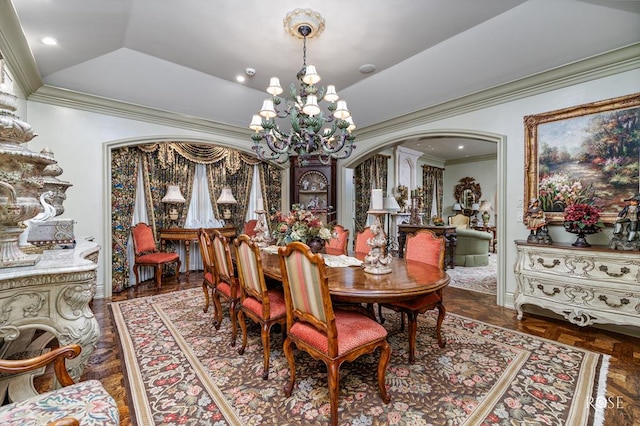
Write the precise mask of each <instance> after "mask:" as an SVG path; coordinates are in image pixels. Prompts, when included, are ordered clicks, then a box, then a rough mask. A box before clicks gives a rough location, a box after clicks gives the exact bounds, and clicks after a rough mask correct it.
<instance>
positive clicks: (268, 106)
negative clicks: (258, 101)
mask: <svg viewBox="0 0 640 426" xmlns="http://www.w3.org/2000/svg"><path fill="white" fill-rule="evenodd" d="M276 115H277V114H276V110H275V108H274V107H273V101H272V100H271V99H265V101H264V102H263V103H262V109H261V110H260V116H262V117H264V118H274V117H275V116H276Z"/></svg>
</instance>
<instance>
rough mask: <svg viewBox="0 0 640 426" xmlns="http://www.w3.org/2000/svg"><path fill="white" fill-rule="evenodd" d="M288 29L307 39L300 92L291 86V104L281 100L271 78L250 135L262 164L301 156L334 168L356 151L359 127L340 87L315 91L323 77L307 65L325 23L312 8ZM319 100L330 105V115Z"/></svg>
mask: <svg viewBox="0 0 640 426" xmlns="http://www.w3.org/2000/svg"><path fill="white" fill-rule="evenodd" d="M284 26H285V28H286V29H287V31H289V33H291V34H292V35H295V36H296V37H298V38H302V40H303V55H302V69H301V70H300V71H299V72H298V74H297V78H298V81H299V82H300V88H299V89H297V88H296V86H295V84H293V83H292V84H291V87H290V90H289V97H290V99H289V100H285V99H283V98H281V97H280V96H279V95H280V94H281V93H282V92H283V89H282V87H281V86H280V80H279V79H278V78H277V77H272V78H271V81H270V83H269V87H267V93H269V94H270V95H271V98H269V99H266V100H265V101H264V103H263V104H262V108H261V109H260V111H259V113H258V114H256V115H254V116H253V119H252V120H251V124H250V125H249V128H250V129H252V130H255V133H254V134H253V135H252V136H251V139H253V142H254V146H253V150H254V151H255V152H256V153H257V154H258V157H259V158H260V159H261V160H267V161H276V162H277V163H281V164H282V163H286V162H287V161H288V160H289V157H290V156H292V155H293V156H297V157H298V161H299V162H300V164H301V165H306V164H308V162H309V160H310V159H311V158H318V159H319V160H320V162H321V163H322V164H329V163H330V162H331V160H332V159H334V158H335V159H344V158H347V157H349V156H350V155H351V151H353V149H354V148H355V146H354V145H353V141H354V139H355V136H354V135H353V134H351V131H352V130H353V129H355V127H356V126H355V124H354V122H353V119H352V117H351V113H350V112H349V110H348V109H347V103H346V101H344V100H339V97H338V94H337V93H336V88H335V86H333V85H328V86H327V87H326V89H325V88H324V87H318V86H316V84H317V83H318V82H319V81H320V76H319V75H318V73H317V72H316V67H315V66H313V65H307V38H312V37H315V36H317V35H318V34H319V33H320V32H322V30H323V29H324V19H323V18H322V16H321V15H320V14H319V13H318V12H314V11H312V10H310V9H296V10H294V11H292V12H289V13H288V14H287V16H286V17H285V19H284ZM319 100H320V101H325V102H326V103H328V104H327V105H326V111H327V112H328V113H327V114H325V112H323V111H322V109H321V106H320V105H319V104H318V102H319ZM276 119H279V120H280V121H283V122H286V121H288V125H287V126H286V127H280V126H279V125H278V124H277V123H276ZM287 119H288V120H287ZM289 126H290V128H289ZM263 140H264V143H263Z"/></svg>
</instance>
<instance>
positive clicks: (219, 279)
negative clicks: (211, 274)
mask: <svg viewBox="0 0 640 426" xmlns="http://www.w3.org/2000/svg"><path fill="white" fill-rule="evenodd" d="M212 236H213V239H212V240H211V242H212V246H213V264H214V265H215V271H216V273H215V278H216V284H215V287H214V291H213V292H212V295H213V307H214V311H215V312H214V318H215V319H214V326H215V328H216V330H219V329H220V324H222V304H221V303H220V297H222V298H223V299H225V300H227V301H228V302H229V315H230V319H231V346H235V345H236V336H237V334H238V325H237V318H236V305H237V303H238V281H237V280H236V277H235V273H234V270H233V262H232V261H231V248H230V247H229V242H228V240H227V238H226V237H225V236H224V235H222V233H221V232H220V231H218V230H214V231H213V232H212Z"/></svg>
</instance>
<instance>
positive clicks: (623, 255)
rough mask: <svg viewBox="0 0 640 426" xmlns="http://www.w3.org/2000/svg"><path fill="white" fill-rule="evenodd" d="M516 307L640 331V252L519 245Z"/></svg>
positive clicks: (577, 320) (568, 246)
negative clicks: (533, 307)
mask: <svg viewBox="0 0 640 426" xmlns="http://www.w3.org/2000/svg"><path fill="white" fill-rule="evenodd" d="M516 247H517V250H518V256H517V260H516V264H515V266H514V272H515V275H516V280H517V284H518V287H517V289H516V293H515V298H514V300H515V308H516V310H517V312H518V319H522V315H523V310H522V306H523V305H525V304H532V305H537V306H540V307H542V308H545V309H549V310H551V311H553V312H555V313H557V314H560V315H562V316H564V317H565V318H566V319H568V320H569V321H570V322H572V323H574V324H577V325H580V326H585V325H590V324H597V323H606V324H618V325H632V326H636V327H640V253H638V252H637V251H636V252H634V251H617V250H611V249H609V248H607V247H606V246H592V247H589V248H575V247H572V246H571V244H552V245H541V244H528V243H526V242H524V241H516Z"/></svg>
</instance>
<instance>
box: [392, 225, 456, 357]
mask: <svg viewBox="0 0 640 426" xmlns="http://www.w3.org/2000/svg"><path fill="white" fill-rule="evenodd" d="M444 247H445V243H444V237H438V236H436V234H435V233H434V232H433V231H430V230H428V229H420V230H418V231H417V232H416V233H415V234H413V235H409V236H408V237H407V243H406V249H405V255H404V257H405V260H406V261H407V267H409V262H411V261H413V262H421V263H426V264H428V265H434V266H437V267H439V268H440V269H444ZM382 306H383V307H385V308H388V309H391V310H393V311H396V312H400V313H401V314H403V316H402V329H403V330H404V314H406V315H407V317H408V321H409V363H410V364H413V363H414V362H415V361H416V332H417V329H418V315H419V314H423V313H425V312H426V311H428V310H431V309H436V308H437V309H438V320H437V323H436V337H437V339H438V345H439V346H440V347H441V348H443V347H444V346H445V344H446V342H445V341H444V340H443V339H442V332H441V329H442V321H443V320H444V315H445V308H444V305H443V304H442V289H440V290H436V291H435V292H433V293H431V294H427V295H425V296H422V297H419V298H417V299H412V300H407V301H404V302H396V303H383V304H382Z"/></svg>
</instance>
